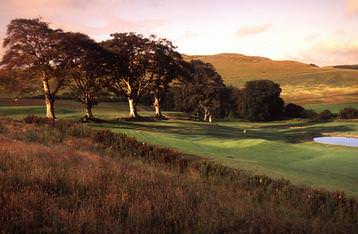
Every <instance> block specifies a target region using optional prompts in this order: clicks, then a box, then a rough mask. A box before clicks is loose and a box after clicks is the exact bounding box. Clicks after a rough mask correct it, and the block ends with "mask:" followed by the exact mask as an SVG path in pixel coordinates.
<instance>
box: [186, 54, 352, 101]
mask: <svg viewBox="0 0 358 234" xmlns="http://www.w3.org/2000/svg"><path fill="white" fill-rule="evenodd" d="M186 58H187V59H194V58H195V59H202V60H203V61H205V62H209V63H212V64H213V65H214V66H215V68H216V69H217V71H218V72H219V73H220V74H221V76H222V77H223V79H224V81H225V83H226V84H231V85H234V86H237V87H242V86H243V85H244V84H245V82H246V81H249V80H256V79H269V80H273V81H275V82H278V83H279V84H280V85H281V87H282V88H283V96H284V97H285V100H287V101H294V102H298V103H300V104H305V103H314V102H327V103H337V102H341V103H345V102H357V101H358V95H357V94H358V70H353V69H339V68H333V67H323V68H319V67H314V66H311V65H309V64H303V63H299V62H294V61H273V60H270V59H267V58H261V57H249V56H244V55H240V54H218V55H212V56H188V57H186Z"/></svg>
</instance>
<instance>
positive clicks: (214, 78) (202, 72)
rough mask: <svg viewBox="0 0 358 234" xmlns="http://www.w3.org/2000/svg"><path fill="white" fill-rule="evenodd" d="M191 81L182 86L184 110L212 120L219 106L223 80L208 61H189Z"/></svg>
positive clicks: (205, 119) (206, 119)
mask: <svg viewBox="0 0 358 234" xmlns="http://www.w3.org/2000/svg"><path fill="white" fill-rule="evenodd" d="M191 67H192V74H191V79H192V80H191V81H190V82H187V83H186V84H185V85H184V88H183V96H182V98H183V102H184V105H185V111H186V112H192V113H193V112H196V113H197V114H198V117H199V118H202V119H203V120H204V121H209V122H212V119H213V117H214V116H215V115H216V114H217V113H218V110H219V108H220V106H221V101H220V91H221V90H222V89H224V87H225V86H224V82H223V80H222V78H221V76H220V75H219V74H218V73H217V72H216V70H215V68H214V67H213V66H212V65H211V64H210V63H204V62H202V61H200V60H192V61H191Z"/></svg>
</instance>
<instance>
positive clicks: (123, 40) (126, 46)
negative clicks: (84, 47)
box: [102, 33, 154, 118]
mask: <svg viewBox="0 0 358 234" xmlns="http://www.w3.org/2000/svg"><path fill="white" fill-rule="evenodd" d="M111 37H112V39H109V40H107V41H104V42H102V45H103V47H104V48H106V49H108V50H109V51H111V52H112V53H113V54H114V56H115V60H116V62H115V63H113V64H112V66H111V70H112V74H111V76H110V79H108V85H107V87H108V88H109V90H110V91H112V92H113V93H115V94H116V95H118V96H120V95H122V94H124V95H125V96H126V97H127V99H128V105H129V117H130V118H137V117H138V113H137V104H138V101H139V99H140V98H141V96H142V95H143V94H144V93H145V92H146V91H147V89H148V86H149V85H150V84H151V82H152V80H153V75H154V74H153V73H149V69H150V54H151V53H153V52H152V51H151V49H152V47H151V41H150V40H149V39H148V38H144V37H143V36H142V35H140V34H135V33H114V34H111Z"/></svg>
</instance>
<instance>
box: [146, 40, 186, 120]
mask: <svg viewBox="0 0 358 234" xmlns="http://www.w3.org/2000/svg"><path fill="white" fill-rule="evenodd" d="M150 40H151V44H150V46H151V47H152V48H151V50H150V51H151V52H152V53H151V54H150V56H151V59H150V69H149V72H150V73H152V74H151V77H153V78H152V82H151V83H150V85H149V87H148V89H149V92H150V93H151V94H152V95H153V100H154V101H153V107H154V112H155V117H157V118H162V117H163V116H162V113H161V110H160V104H161V100H162V98H163V97H164V94H165V93H166V92H167V89H168V85H169V84H170V83H171V82H172V81H173V80H174V79H175V78H178V77H179V76H182V77H183V76H185V75H184V66H185V65H184V63H185V62H184V61H183V58H182V56H181V54H180V53H178V52H177V51H175V49H176V47H175V46H174V45H173V43H172V42H171V41H169V40H166V39H160V38H159V39H157V38H156V37H155V36H154V35H152V36H151V37H150Z"/></svg>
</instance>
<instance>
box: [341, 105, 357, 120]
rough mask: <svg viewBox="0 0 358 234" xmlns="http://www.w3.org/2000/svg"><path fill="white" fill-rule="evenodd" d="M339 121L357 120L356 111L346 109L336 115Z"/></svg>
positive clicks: (351, 108) (349, 108) (350, 108)
mask: <svg viewBox="0 0 358 234" xmlns="http://www.w3.org/2000/svg"><path fill="white" fill-rule="evenodd" d="M338 118H339V119H358V109H355V108H353V107H346V108H344V109H343V110H341V111H340V112H339V113H338Z"/></svg>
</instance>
